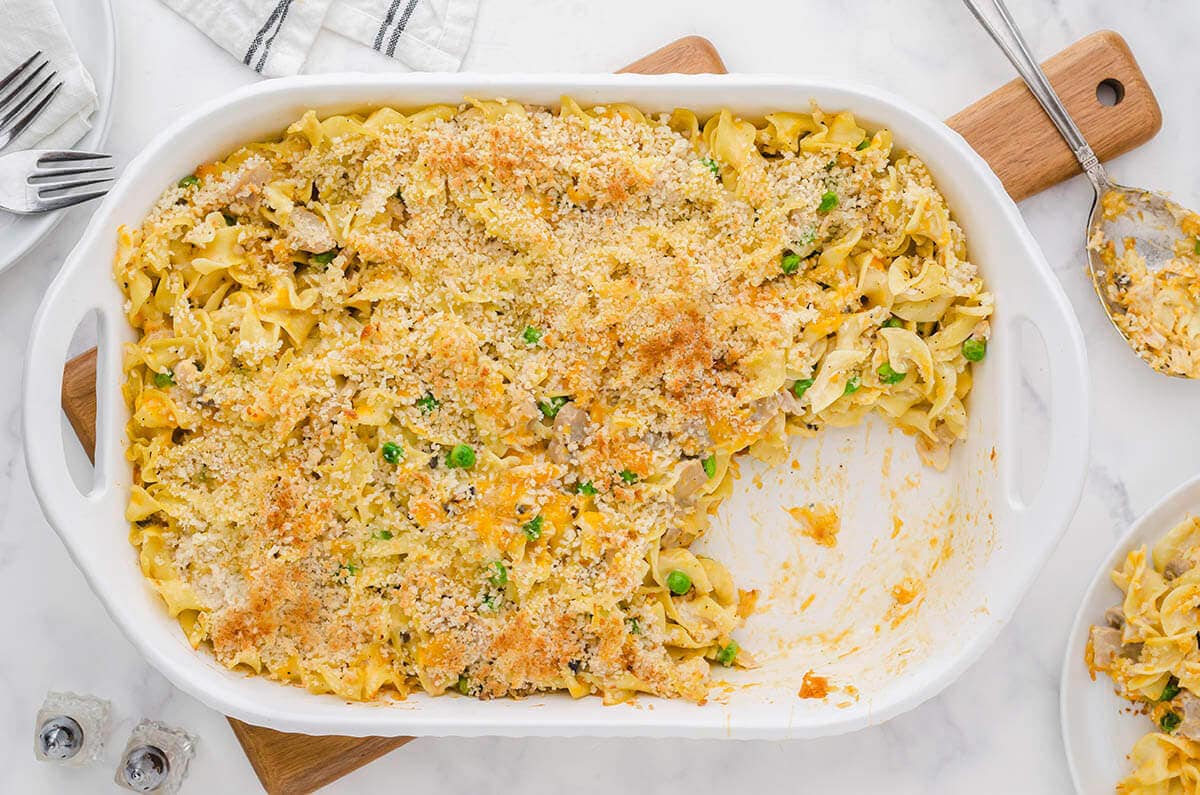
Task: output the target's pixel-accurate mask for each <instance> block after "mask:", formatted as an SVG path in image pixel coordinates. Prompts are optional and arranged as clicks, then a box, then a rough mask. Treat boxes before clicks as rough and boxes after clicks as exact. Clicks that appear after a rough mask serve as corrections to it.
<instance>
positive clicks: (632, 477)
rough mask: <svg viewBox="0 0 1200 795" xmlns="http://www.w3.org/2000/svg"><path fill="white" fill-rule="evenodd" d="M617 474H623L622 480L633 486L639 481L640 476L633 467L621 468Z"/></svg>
mask: <svg viewBox="0 0 1200 795" xmlns="http://www.w3.org/2000/svg"><path fill="white" fill-rule="evenodd" d="M617 474H619V475H620V476H621V480H623V481H625V482H626V483H628V484H629V485H631V486H632V485H633V484H634V483H637V482H638V476H637V473H636V472H634V471H633V470H632V469H622V470H621V471H620V472H619V473H617Z"/></svg>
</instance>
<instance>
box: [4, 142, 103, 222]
mask: <svg viewBox="0 0 1200 795" xmlns="http://www.w3.org/2000/svg"><path fill="white" fill-rule="evenodd" d="M111 158H112V155H106V154H101V153H99V152H75V151H72V150H70V149H29V150H26V151H24V152H13V153H12V154H10V155H3V156H0V210H8V211H9V212H14V213H18V214H21V215H27V214H30V213H44V212H47V211H49V210H61V209H62V208H64V207H70V206H72V205H75V204H80V203H82V202H86V201H91V200H92V199H98V198H100V197H101V196H103V195H104V194H105V193H107V192H108V186H107V185H104V183H106V182H111V181H112V176H111V171H112V165H111V161H110V159H111ZM105 161H110V162H105ZM106 172H109V173H106ZM93 175H95V176H93ZM100 175H103V176H100ZM99 185H104V187H102V188H101V187H91V186H99ZM81 188H91V189H90V190H80V189H81Z"/></svg>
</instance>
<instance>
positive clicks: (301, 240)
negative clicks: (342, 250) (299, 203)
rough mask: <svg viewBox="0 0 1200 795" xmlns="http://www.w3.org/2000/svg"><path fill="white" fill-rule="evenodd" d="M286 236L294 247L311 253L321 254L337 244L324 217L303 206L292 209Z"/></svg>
mask: <svg viewBox="0 0 1200 795" xmlns="http://www.w3.org/2000/svg"><path fill="white" fill-rule="evenodd" d="M288 236H289V237H290V238H291V240H292V243H293V244H294V245H295V246H296V248H298V249H300V250H301V251H307V252H309V253H312V254H321V253H323V252H326V251H329V250H330V249H331V248H334V247H335V246H336V245H337V241H336V240H334V239H333V235H332V234H331V233H330V232H329V226H328V225H327V224H326V223H325V219H324V218H322V217H321V216H319V215H317V214H316V213H314V212H312V211H311V210H306V209H304V208H303V207H297V208H295V209H294V210H292V217H291V221H290V222H289V225H288Z"/></svg>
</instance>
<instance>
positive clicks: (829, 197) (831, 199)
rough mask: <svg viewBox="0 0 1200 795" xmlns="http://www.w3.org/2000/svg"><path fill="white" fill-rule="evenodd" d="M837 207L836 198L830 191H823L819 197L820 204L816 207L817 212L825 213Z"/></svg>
mask: <svg viewBox="0 0 1200 795" xmlns="http://www.w3.org/2000/svg"><path fill="white" fill-rule="evenodd" d="M837 205H838V196H837V194H836V193H834V192H833V191H831V190H827V191H825V194H824V195H823V196H821V203H820V204H819V205H818V206H817V212H819V213H827V212H829V211H830V210H832V209H833V208H834V207H837Z"/></svg>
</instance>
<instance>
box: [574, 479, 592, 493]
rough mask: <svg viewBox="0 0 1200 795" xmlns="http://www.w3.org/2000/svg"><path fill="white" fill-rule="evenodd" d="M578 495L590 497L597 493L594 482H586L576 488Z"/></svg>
mask: <svg viewBox="0 0 1200 795" xmlns="http://www.w3.org/2000/svg"><path fill="white" fill-rule="evenodd" d="M575 493H576V494H586V495H588V496H589V497H591V496H593V495H594V494H595V493H596V487H595V486H593V485H592V481H590V480H585V481H583V482H581V483H580V484H579V485H577V486H576V487H575Z"/></svg>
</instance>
